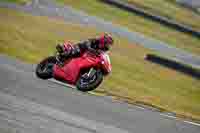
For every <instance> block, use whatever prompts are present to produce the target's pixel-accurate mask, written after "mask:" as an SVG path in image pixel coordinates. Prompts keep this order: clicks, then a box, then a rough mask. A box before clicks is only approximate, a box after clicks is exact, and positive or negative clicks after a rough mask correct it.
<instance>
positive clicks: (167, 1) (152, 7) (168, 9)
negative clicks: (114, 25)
mask: <svg viewBox="0 0 200 133" xmlns="http://www.w3.org/2000/svg"><path fill="white" fill-rule="evenodd" d="M123 1H125V2H128V3H129V4H133V5H135V6H137V7H140V8H142V9H144V10H145V11H148V12H151V13H153V14H156V15H161V16H164V17H167V18H169V19H172V20H175V21H177V22H179V23H182V24H185V25H189V26H191V27H192V28H194V29H196V30H200V25H199V23H200V16H199V15H198V14H196V13H194V12H193V11H191V10H190V9H187V8H184V7H183V6H180V5H178V4H177V3H176V0H123Z"/></svg>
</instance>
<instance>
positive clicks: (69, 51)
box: [56, 33, 114, 64]
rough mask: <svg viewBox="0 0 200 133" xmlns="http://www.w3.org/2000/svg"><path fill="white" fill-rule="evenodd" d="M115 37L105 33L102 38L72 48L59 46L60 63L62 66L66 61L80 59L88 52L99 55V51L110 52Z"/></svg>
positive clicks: (83, 42) (80, 43)
mask: <svg viewBox="0 0 200 133" xmlns="http://www.w3.org/2000/svg"><path fill="white" fill-rule="evenodd" d="M113 42H114V40H113V37H112V36H111V35H110V34H108V33H104V34H103V35H101V36H100V37H97V38H92V39H88V40H85V41H82V42H79V43H77V44H75V45H71V47H67V46H66V45H65V43H64V44H58V45H57V46H56V49H57V51H58V53H59V59H58V60H59V62H60V63H61V64H62V63H63V62H64V61H65V60H66V59H68V58H73V57H78V56H80V54H81V53H82V52H84V51H86V50H91V51H94V52H95V53H97V54H98V51H99V50H102V51H108V50H110V47H111V45H113Z"/></svg>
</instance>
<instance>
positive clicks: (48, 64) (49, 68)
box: [35, 56, 56, 79]
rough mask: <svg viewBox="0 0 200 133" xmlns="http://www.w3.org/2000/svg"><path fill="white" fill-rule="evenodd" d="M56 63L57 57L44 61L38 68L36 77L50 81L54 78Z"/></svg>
mask: <svg viewBox="0 0 200 133" xmlns="http://www.w3.org/2000/svg"><path fill="white" fill-rule="evenodd" d="M55 63H56V57H54V56H50V57H47V58H45V59H44V60H42V61H41V62H40V63H39V64H38V65H37V67H36V72H35V73H36V76H37V77H38V78H41V79H50V78H52V77H53V76H52V75H53V74H52V73H53V66H54V64H55Z"/></svg>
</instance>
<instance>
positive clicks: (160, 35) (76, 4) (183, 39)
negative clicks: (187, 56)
mask: <svg viewBox="0 0 200 133" xmlns="http://www.w3.org/2000/svg"><path fill="white" fill-rule="evenodd" d="M57 1H58V2H60V3H64V4H67V5H70V6H72V7H73V8H76V9H78V10H82V11H85V12H87V13H88V14H90V15H94V16H99V17H102V18H104V19H105V20H109V21H112V22H113V23H114V24H118V25H122V26H125V27H128V28H129V30H132V31H135V32H139V33H142V34H144V35H146V36H150V37H152V38H155V39H158V40H162V41H164V42H166V43H168V44H170V45H173V46H175V47H178V48H182V49H184V50H186V51H190V52H193V53H195V54H197V55H200V45H199V42H200V39H198V38H195V37H192V36H190V35H188V34H185V33H182V32H178V31H176V30H174V29H170V28H168V27H165V26H163V25H161V24H159V23H156V22H153V21H151V20H148V19H145V18H143V17H141V16H137V15H134V14H132V13H129V12H127V11H124V10H120V9H119V8H116V7H113V6H110V5H107V4H105V3H103V2H100V1H99V0H84V1H82V0H76V1H74V0H57ZM88 3H89V4H88ZM88 5H89V6H88Z"/></svg>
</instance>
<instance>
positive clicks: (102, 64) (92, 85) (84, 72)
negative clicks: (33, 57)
mask: <svg viewBox="0 0 200 133" xmlns="http://www.w3.org/2000/svg"><path fill="white" fill-rule="evenodd" d="M70 46H72V44H71V43H68V44H67V47H70ZM58 57H59V53H58V52H56V54H55V56H50V57H47V58H46V59H44V60H42V61H41V62H40V63H39V64H38V65H37V67H36V75H37V77H39V78H41V79H50V78H54V79H56V80H59V81H62V82H65V83H67V84H71V85H75V86H76V87H77V89H78V90H80V91H84V92H86V91H92V90H94V89H96V88H97V87H98V86H99V85H100V84H101V82H102V81H103V77H104V76H106V75H108V74H109V73H110V72H111V63H110V58H109V55H108V54H107V53H106V52H103V51H99V52H96V51H93V50H88V51H85V52H83V53H81V55H80V56H79V57H75V58H70V59H67V60H65V61H64V64H63V65H62V66H61V65H60V63H59V61H58Z"/></svg>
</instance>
